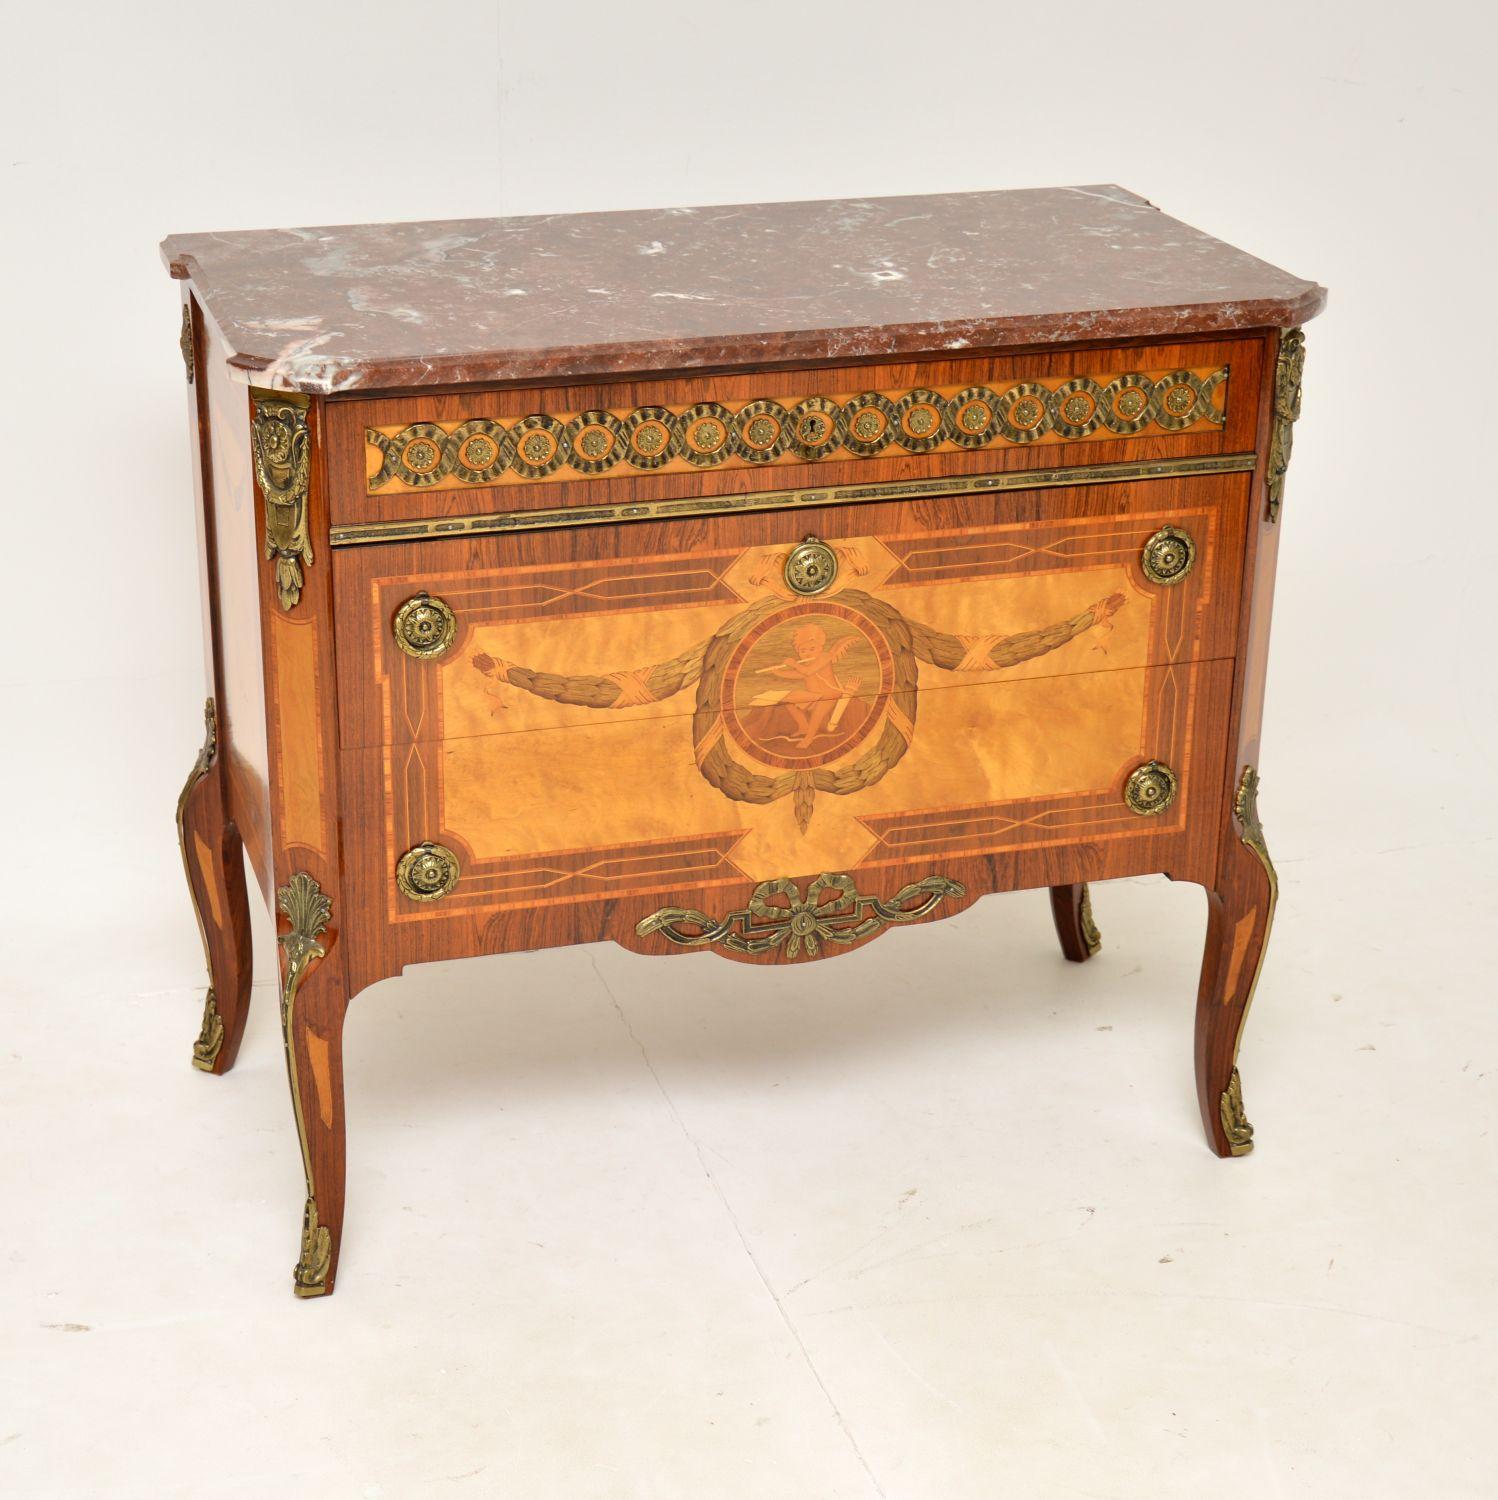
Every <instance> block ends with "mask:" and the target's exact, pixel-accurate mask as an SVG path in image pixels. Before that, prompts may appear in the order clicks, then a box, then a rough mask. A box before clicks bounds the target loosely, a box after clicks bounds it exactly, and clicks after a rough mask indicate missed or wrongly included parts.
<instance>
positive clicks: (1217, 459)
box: [328, 453, 1257, 547]
mask: <svg viewBox="0 0 1498 1500" xmlns="http://www.w3.org/2000/svg"><path fill="white" fill-rule="evenodd" d="M1256 463H1257V458H1256V457H1255V455H1254V454H1252V453H1218V454H1208V455H1204V456H1202V457H1199V458H1166V459H1145V460H1129V461H1125V462H1122V463H1112V464H1074V465H1072V466H1070V467H1067V468H1057V469H1011V470H1009V471H1008V472H1006V473H1003V474H953V475H950V476H946V477H943V478H940V479H909V480H903V481H894V482H890V483H884V484H834V485H823V486H820V487H818V488H816V489H802V490H757V491H755V492H754V493H752V494H748V495H701V496H696V497H693V498H692V499H688V500H653V501H643V502H640V501H637V502H633V503H628V504H619V505H575V506H567V507H564V508H562V509H557V510H511V511H497V512H492V513H489V514H485V515H477V516H443V517H434V518H432V519H430V520H410V521H353V522H348V523H346V524H344V525H342V526H337V527H335V528H334V529H333V530H332V531H331V532H330V533H329V535H328V541H329V543H330V544H331V545H332V546H334V547H355V546H359V545H361V544H363V543H366V542H404V541H417V540H420V539H421V538H424V537H445V536H485V535H492V534H494V533H497V532H505V531H539V530H550V529H552V528H554V527H559V526H607V525H612V524H614V523H615V522H618V521H659V520H669V519H672V518H675V517H682V516H715V515H737V514H739V513H741V512H744V511H754V510H792V509H794V508H796V507H797V506H802V505H860V504H869V503H874V502H878V501H881V500H932V499H943V498H946V497H949V496H957V495H981V494H987V493H989V492H991V491H995V490H1039V489H1056V488H1058V487H1060V486H1064V485H1074V484H1123V483H1128V482H1131V481H1133V480H1139V479H1179V478H1187V477H1189V476H1191V475H1193V474H1245V473H1248V472H1249V471H1251V470H1252V469H1253V468H1254V466H1255V464H1256Z"/></svg>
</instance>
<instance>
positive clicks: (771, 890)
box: [635, 875, 967, 958]
mask: <svg viewBox="0 0 1498 1500" xmlns="http://www.w3.org/2000/svg"><path fill="white" fill-rule="evenodd" d="M966 894H967V889H966V887H964V886H961V885H959V884H958V883H957V882H956V881H955V880H947V879H946V878H945V877H944V876H941V875H928V876H927V877H926V878H925V879H924V880H918V881H916V882H915V883H914V884H912V885H907V886H904V887H902V888H901V889H900V890H898V891H896V892H895V894H894V895H893V896H891V897H889V898H888V900H886V899H884V898H883V897H880V896H864V895H860V894H859V892H858V890H857V888H856V887H855V886H854V884H853V882H852V880H850V879H849V878H848V876H846V875H818V876H817V878H816V879H815V880H813V881H812V882H811V884H810V885H809V886H808V887H807V888H806V899H805V900H804V901H803V900H802V898H801V890H800V887H799V886H797V885H796V883H795V882H794V881H792V880H767V881H765V882H764V883H763V884H762V885H757V886H755V888H754V894H753V895H752V896H750V898H749V904H748V905H747V906H746V907H743V908H742V909H741V910H739V911H731V912H729V913H728V915H727V916H726V917H722V918H717V917H710V916H709V915H708V914H707V913H706V912H702V911H692V910H690V909H689V908H686V907H680V906H666V907H662V908H661V910H660V911H657V912H652V913H651V914H650V916H648V917H645V918H643V919H642V920H641V921H639V922H638V923H636V924H635V931H636V932H637V933H639V934H640V936H641V937H647V936H649V935H650V934H651V933H653V932H658V933H660V935H661V936H662V937H664V938H666V939H667V940H668V941H670V942H673V943H676V944H677V945H678V946H680V947H683V948H700V947H706V946H708V945H709V944H718V945H721V946H722V947H724V948H728V949H730V950H731V951H732V952H734V953H768V952H769V951H770V949H772V948H780V947H784V949H785V956H786V957H787V958H795V957H796V956H797V955H798V954H799V953H800V952H801V949H802V947H803V945H804V947H805V949H806V956H807V957H808V958H816V957H817V955H818V952H819V944H820V943H822V942H829V943H856V942H859V941H860V940H861V939H863V938H866V937H871V936H873V934H874V933H876V932H878V931H880V930H881V929H882V928H883V927H886V926H888V925H890V924H891V923H898V922H914V921H916V920H918V919H919V918H921V917H924V916H927V915H929V914H930V913H931V912H932V911H934V910H935V909H936V907H937V906H939V905H940V904H941V902H942V901H943V900H944V899H945V898H946V897H948V896H953V897H962V896H965V895H966Z"/></svg>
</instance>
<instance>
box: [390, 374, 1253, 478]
mask: <svg viewBox="0 0 1498 1500" xmlns="http://www.w3.org/2000/svg"><path fill="white" fill-rule="evenodd" d="M1227 378H1228V367H1227V366H1226V365H1220V366H1217V367H1215V368H1205V369H1199V370H1163V371H1162V370H1154V371H1129V372H1128V373H1126V374H1121V375H1109V374H1099V375H1096V376H1092V375H1077V376H1074V377H1072V378H1071V379H1064V380H1056V379H1052V380H1050V381H1040V380H1027V381H1018V382H1016V383H1014V384H1013V385H1009V386H1005V387H1003V388H1002V389H994V388H990V387H989V386H984V385H971V386H964V387H961V388H958V387H955V386H953V387H948V388H944V389H940V390H927V389H925V388H924V387H918V388H916V389H913V390H907V391H897V392H885V391H864V392H862V393H859V394H845V395H838V396H821V395H814V396H801V397H794V396H789V397H786V398H785V399H784V400H779V401H777V400H769V399H765V398H761V399H759V400H755V401H750V402H747V403H746V404H744V405H742V406H740V407H738V408H737V410H733V409H731V408H729V407H727V406H725V405H723V404H721V403H720V402H716V401H701V402H698V403H697V404H696V405H695V406H688V407H680V408H672V407H665V406H641V407H636V408H635V409H634V410H633V411H627V410H616V411H585V412H575V413H574V412H567V413H562V414H559V415H551V414H549V413H546V412H536V413H533V414H532V415H530V416H528V417H521V418H519V419H518V420H515V421H512V422H511V423H510V424H509V425H508V426H507V425H506V424H505V423H504V422H501V421H497V420H495V419H493V418H490V417H470V418H468V419H467V420H466V421H463V422H458V423H454V424H449V425H443V424H441V423H437V422H413V423H411V424H409V425H408V426H405V427H398V428H384V427H370V428H367V429H366V430H365V435H364V436H365V442H366V443H367V444H368V446H369V448H370V449H371V450H372V458H373V461H374V463H375V464H376V468H375V470H374V472H373V473H372V474H371V475H370V476H369V490H370V493H371V494H379V493H381V492H383V491H385V490H387V489H392V490H397V491H398V490H401V489H428V488H431V487H432V486H441V487H443V488H452V487H456V486H462V485H479V484H484V485H493V484H511V483H516V482H520V481H524V480H540V479H552V478H554V477H561V478H568V479H572V478H584V479H592V478H596V477H598V476H599V475H602V474H607V473H608V472H610V471H611V470H614V469H616V468H617V469H618V470H619V471H620V472H622V473H629V472H631V471H633V472H635V473H651V472H654V471H655V470H658V469H664V468H667V467H668V466H671V465H675V467H676V468H677V470H678V471H684V470H690V469H712V468H717V467H718V466H719V465H720V464H726V465H728V466H730V467H744V466H756V465H761V464H772V463H777V462H785V463H814V462H816V461H817V460H819V459H824V458H831V457H832V456H833V455H834V454H840V455H841V456H842V457H844V458H849V457H851V458H876V457H878V456H879V455H880V454H881V453H884V452H886V451H887V450H895V451H903V452H905V453H930V452H931V451H932V450H933V449H936V448H940V447H942V446H946V447H948V448H955V449H979V448H992V447H1005V446H1010V447H1013V446H1018V445H1021V444H1025V443H1033V442H1037V441H1039V440H1041V439H1050V440H1053V441H1056V442H1077V441H1080V440H1082V439H1084V438H1090V437H1094V436H1097V437H1120V438H1130V437H1136V436H1138V435H1140V434H1141V433H1144V432H1147V431H1148V430H1149V429H1151V428H1153V429H1155V430H1156V431H1157V432H1179V431H1182V430H1183V429H1185V428H1187V427H1193V426H1195V425H1196V424H1197V423H1198V422H1205V423H1208V424H1210V425H1212V426H1218V427H1220V426H1221V425H1222V423H1223V421H1224V420H1225V404H1226V385H1227ZM1219 388H1222V390H1223V392H1224V396H1223V402H1224V405H1223V406H1219V405H1218V404H1217V399H1216V398H1217V391H1218V389H1219ZM564 470H566V471H567V472H566V473H563V471H564Z"/></svg>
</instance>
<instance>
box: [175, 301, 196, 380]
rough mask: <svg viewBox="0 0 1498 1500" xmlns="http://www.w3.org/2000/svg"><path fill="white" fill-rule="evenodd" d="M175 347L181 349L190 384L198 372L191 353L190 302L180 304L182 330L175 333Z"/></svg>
mask: <svg viewBox="0 0 1498 1500" xmlns="http://www.w3.org/2000/svg"><path fill="white" fill-rule="evenodd" d="M177 347H178V348H179V349H180V350H181V351H182V363H183V364H184V365H185V366H186V367H187V383H188V385H191V384H192V383H193V381H194V380H196V379H197V374H198V371H197V360H196V358H195V356H194V353H193V342H192V303H191V302H183V304H182V332H181V333H179V334H178V335H177Z"/></svg>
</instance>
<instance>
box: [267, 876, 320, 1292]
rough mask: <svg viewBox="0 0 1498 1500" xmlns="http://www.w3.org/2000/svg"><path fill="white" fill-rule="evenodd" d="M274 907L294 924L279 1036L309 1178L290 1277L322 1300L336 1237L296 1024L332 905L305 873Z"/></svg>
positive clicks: (288, 936) (287, 943)
mask: <svg viewBox="0 0 1498 1500" xmlns="http://www.w3.org/2000/svg"><path fill="white" fill-rule="evenodd" d="M276 906H277V907H278V908H279V909H280V911H281V913H282V915H283V916H285V918H286V920H287V921H288V922H289V923H290V924H291V929H290V931H288V932H283V933H282V934H281V935H280V937H279V938H278V939H277V941H278V942H279V943H280V945H281V949H282V951H283V953H284V954H285V955H286V963H285V968H284V971H283V973H282V976H281V1036H282V1039H283V1041H284V1043H285V1046H286V1074H287V1077H288V1078H289V1079H290V1081H291V1107H292V1111H293V1112H294V1113H295V1115H296V1133H297V1139H298V1140H299V1141H300V1142H301V1146H302V1170H303V1172H304V1173H305V1175H306V1178H307V1202H306V1204H305V1205H304V1207H303V1210H302V1250H301V1255H300V1257H299V1258H298V1260H297V1263H296V1270H295V1271H294V1272H293V1275H292V1289H293V1291H295V1292H296V1294H297V1296H298V1297H320V1296H322V1294H323V1293H324V1292H326V1291H327V1289H328V1266H329V1264H330V1262H331V1260H332V1249H333V1243H332V1235H331V1234H330V1233H329V1231H328V1229H327V1227H326V1225H323V1224H320V1223H319V1222H318V1217H317V1189H316V1184H315V1183H314V1181H313V1176H312V1150H311V1148H310V1146H309V1145H308V1144H307V1122H306V1120H305V1118H304V1117H303V1115H302V1092H301V1088H300V1086H299V1084H298V1081H297V1061H296V1038H295V1036H294V1035H293V1034H292V1019H293V1017H294V1015H295V1011H296V995H297V990H298V989H300V988H301V983H302V980H303V978H304V977H305V976H306V973H307V970H308V969H309V968H310V967H311V966H312V965H313V964H314V963H316V961H317V960H318V959H320V958H322V957H323V955H324V954H325V953H326V952H327V950H326V949H325V948H324V947H323V945H322V944H321V943H320V942H319V941H318V939H319V938H320V937H321V936H322V934H323V932H324V930H325V929H326V928H327V925H328V919H329V918H330V917H331V916H332V914H333V903H332V901H331V899H330V898H329V897H328V896H327V895H326V894H324V892H323V889H322V887H321V886H320V885H318V883H317V882H316V881H315V880H314V879H313V878H312V877H311V876H310V875H308V874H307V873H306V872H305V871H299V872H298V873H297V874H295V875H293V876H292V877H291V879H290V881H288V882H287V884H285V885H283V886H282V887H280V889H279V890H277V892H276Z"/></svg>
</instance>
